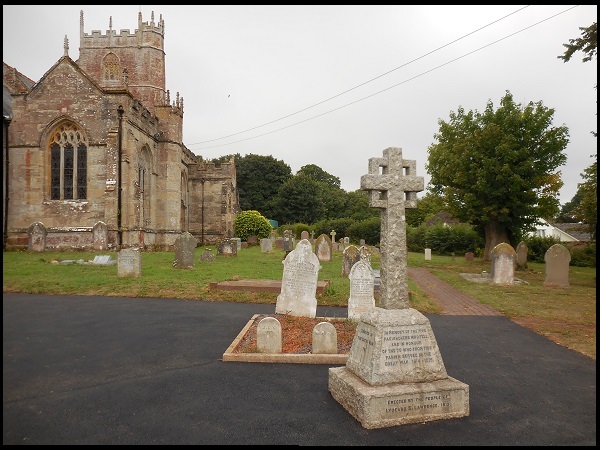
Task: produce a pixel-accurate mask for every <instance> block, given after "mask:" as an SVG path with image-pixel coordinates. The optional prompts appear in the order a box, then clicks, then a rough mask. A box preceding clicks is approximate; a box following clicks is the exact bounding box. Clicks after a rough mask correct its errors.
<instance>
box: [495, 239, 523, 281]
mask: <svg viewBox="0 0 600 450" xmlns="http://www.w3.org/2000/svg"><path fill="white" fill-rule="evenodd" d="M491 259H492V263H491V268H490V277H491V284H497V285H502V286H512V285H513V284H515V265H516V259H517V252H515V249H514V248H513V247H512V246H511V245H510V244H507V243H506V242H502V243H500V244H498V245H496V246H495V247H494V248H493V250H492V255H491Z"/></svg>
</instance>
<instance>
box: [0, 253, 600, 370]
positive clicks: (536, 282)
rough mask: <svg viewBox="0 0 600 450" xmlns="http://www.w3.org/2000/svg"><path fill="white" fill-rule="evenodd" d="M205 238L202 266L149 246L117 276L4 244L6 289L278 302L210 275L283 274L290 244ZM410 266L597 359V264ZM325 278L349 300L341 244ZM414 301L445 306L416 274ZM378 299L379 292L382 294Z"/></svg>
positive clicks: (340, 299)
mask: <svg viewBox="0 0 600 450" xmlns="http://www.w3.org/2000/svg"><path fill="white" fill-rule="evenodd" d="M206 248H210V249H211V250H213V252H214V253H216V248H215V247H214V246H213V247H210V246H206V247H198V248H196V256H195V261H196V263H195V267H194V268H193V269H180V268H175V267H173V260H174V253H173V252H142V254H141V256H142V276H141V277H139V278H120V277H117V269H116V266H115V265H112V266H100V265H82V264H69V265H61V264H52V261H53V260H55V261H64V260H68V259H73V260H79V259H82V260H84V261H91V260H93V259H94V257H95V256H97V255H106V254H110V255H111V259H116V258H117V253H116V252H114V251H105V252H44V253H35V252H26V251H24V252H4V260H3V269H2V270H3V292H25V293H34V294H60V295H100V296H117V297H146V298H172V299H186V300H205V301H229V302H244V303H266V304H272V305H273V312H274V311H275V303H276V301H277V295H278V293H275V292H248V291H226V290H214V289H213V290H211V289H210V288H209V285H210V283H211V282H220V281H226V280H242V279H270V280H281V278H282V275H283V264H282V260H283V257H284V255H285V252H284V251H283V250H282V249H274V250H273V252H271V253H261V251H260V246H252V247H249V248H245V249H242V250H240V251H239V252H238V254H237V256H236V257H227V256H218V257H217V258H216V260H215V261H212V262H203V261H200V260H199V257H200V254H201V253H202V252H203V251H204V249H206ZM371 265H372V267H373V268H374V269H379V257H378V255H375V254H372V256H371ZM408 266H409V267H426V268H428V269H430V270H431V272H432V273H433V274H434V275H435V276H437V277H439V278H440V279H442V280H444V281H447V282H448V283H450V284H451V285H453V286H454V287H456V288H458V289H460V290H462V291H463V292H465V293H467V294H469V295H471V296H473V297H475V298H477V299H478V300H479V301H480V302H481V303H483V304H486V305H489V306H491V307H492V308H494V309H496V310H497V311H499V312H501V313H502V314H504V315H505V316H506V317H508V318H510V319H511V320H513V321H515V322H516V323H519V324H521V325H522V326H524V327H527V328H529V329H531V330H533V331H535V332H537V333H538V334H541V335H543V336H545V337H547V338H548V339H550V340H552V341H553V342H556V343H557V344H559V345H562V346H564V347H567V348H570V349H572V350H575V351H577V352H579V353H581V354H583V355H585V356H587V357H590V358H592V359H594V360H595V359H596V269H595V268H582V267H570V268H569V282H570V286H569V287H568V288H550V287H544V286H543V282H544V265H543V264H538V263H531V262H529V263H528V267H527V269H525V270H517V271H516V272H515V277H516V278H518V279H520V280H523V281H524V283H522V284H515V285H513V286H490V285H487V284H478V283H473V282H469V281H466V280H465V279H464V278H463V277H461V276H460V273H481V272H482V271H484V270H485V271H487V272H489V270H490V263H489V262H484V261H483V260H481V259H477V258H476V259H475V260H474V261H466V260H465V258H464V257H455V258H452V257H450V256H439V255H435V254H434V255H433V256H432V259H431V260H429V261H425V260H424V256H423V254H421V253H418V254H417V253H410V252H409V254H408ZM321 267H322V268H321V270H320V271H319V275H318V277H319V280H329V285H328V286H327V288H326V289H325V292H324V294H323V295H317V300H318V304H319V305H320V306H347V305H348V298H349V296H350V282H349V279H348V278H347V277H345V276H342V274H341V270H342V252H339V251H334V252H333V261H331V262H321ZM408 287H409V290H410V291H411V295H412V303H411V307H413V308H415V309H417V310H418V311H420V312H422V313H425V314H439V313H440V308H439V306H438V305H437V303H436V302H435V300H433V299H432V298H430V297H429V296H428V295H427V294H426V293H425V292H423V291H422V290H420V289H419V288H418V287H417V285H416V284H414V283H413V282H412V280H410V279H409V285H408ZM375 298H376V300H377V295H376V296H375Z"/></svg>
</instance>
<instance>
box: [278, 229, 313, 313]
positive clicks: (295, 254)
mask: <svg viewBox="0 0 600 450" xmlns="http://www.w3.org/2000/svg"><path fill="white" fill-rule="evenodd" d="M282 263H283V279H282V281H281V292H280V294H279V295H278V296H277V303H276V305H275V313H276V314H288V315H290V316H301V317H310V318H311V319H312V318H314V317H315V316H316V314H317V298H316V295H317V281H318V277H319V270H320V269H321V265H320V264H319V259H318V258H317V256H316V255H315V254H314V253H313V251H312V245H311V244H310V242H309V241H308V239H302V240H301V241H300V242H298V245H296V248H295V249H294V250H292V251H291V252H290V253H289V254H288V255H287V256H286V257H285V259H284V260H283V262H282Z"/></svg>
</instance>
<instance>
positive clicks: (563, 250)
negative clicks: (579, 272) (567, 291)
mask: <svg viewBox="0 0 600 450" xmlns="http://www.w3.org/2000/svg"><path fill="white" fill-rule="evenodd" d="M544 261H545V262H546V269H545V270H546V277H545V279H544V286H549V287H569V285H570V284H569V263H570V262H571V253H570V252H569V249H568V248H567V247H565V246H564V245H561V244H554V245H553V246H552V247H550V248H549V249H548V250H547V251H546V254H545V255H544Z"/></svg>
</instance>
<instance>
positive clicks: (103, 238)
mask: <svg viewBox="0 0 600 450" xmlns="http://www.w3.org/2000/svg"><path fill="white" fill-rule="evenodd" d="M92 247H93V249H94V250H98V251H103V250H108V226H107V225H106V224H105V223H104V222H96V224H95V225H94V226H93V228H92Z"/></svg>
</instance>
